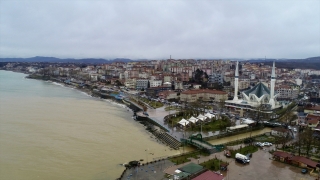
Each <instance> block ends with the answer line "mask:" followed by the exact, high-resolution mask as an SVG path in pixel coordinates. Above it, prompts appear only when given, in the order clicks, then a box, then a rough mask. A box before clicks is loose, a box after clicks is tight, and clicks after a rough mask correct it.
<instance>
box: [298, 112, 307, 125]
mask: <svg viewBox="0 0 320 180" xmlns="http://www.w3.org/2000/svg"><path fill="white" fill-rule="evenodd" d="M297 116H298V123H299V124H305V123H306V121H305V119H306V116H307V114H306V113H304V112H298V114H297Z"/></svg>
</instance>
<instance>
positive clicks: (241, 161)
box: [235, 153, 250, 164]
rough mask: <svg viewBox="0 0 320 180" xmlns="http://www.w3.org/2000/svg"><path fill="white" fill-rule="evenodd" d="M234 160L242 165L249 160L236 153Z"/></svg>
mask: <svg viewBox="0 0 320 180" xmlns="http://www.w3.org/2000/svg"><path fill="white" fill-rule="evenodd" d="M235 158H236V161H237V162H240V163H242V164H246V163H249V162H250V159H249V158H248V157H247V156H245V155H243V154H240V153H237V154H236V156H235Z"/></svg>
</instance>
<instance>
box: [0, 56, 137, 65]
mask: <svg viewBox="0 0 320 180" xmlns="http://www.w3.org/2000/svg"><path fill="white" fill-rule="evenodd" d="M131 61H133V60H131V59H125V58H116V59H112V60H107V59H96V58H85V59H72V58H70V59H60V58H55V57H41V56H36V57H31V58H0V62H51V63H86V64H109V63H113V62H131Z"/></svg>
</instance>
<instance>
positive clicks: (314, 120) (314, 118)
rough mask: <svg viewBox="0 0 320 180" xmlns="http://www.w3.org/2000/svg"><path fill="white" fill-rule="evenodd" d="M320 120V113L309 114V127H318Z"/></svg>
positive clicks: (307, 117) (307, 121) (307, 118)
mask: <svg viewBox="0 0 320 180" xmlns="http://www.w3.org/2000/svg"><path fill="white" fill-rule="evenodd" d="M319 121H320V116H319V115H314V114H308V115H307V116H306V124H307V125H308V127H309V128H312V129H314V128H316V127H317V126H318V125H319Z"/></svg>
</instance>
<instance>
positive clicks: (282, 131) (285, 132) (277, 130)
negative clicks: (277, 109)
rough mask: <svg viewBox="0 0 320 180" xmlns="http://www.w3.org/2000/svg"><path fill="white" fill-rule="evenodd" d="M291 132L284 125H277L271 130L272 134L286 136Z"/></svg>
mask: <svg viewBox="0 0 320 180" xmlns="http://www.w3.org/2000/svg"><path fill="white" fill-rule="evenodd" d="M288 133H289V130H288V129H285V128H283V127H275V128H273V129H272V130H271V135H273V136H282V137H285V136H287V135H288Z"/></svg>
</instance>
